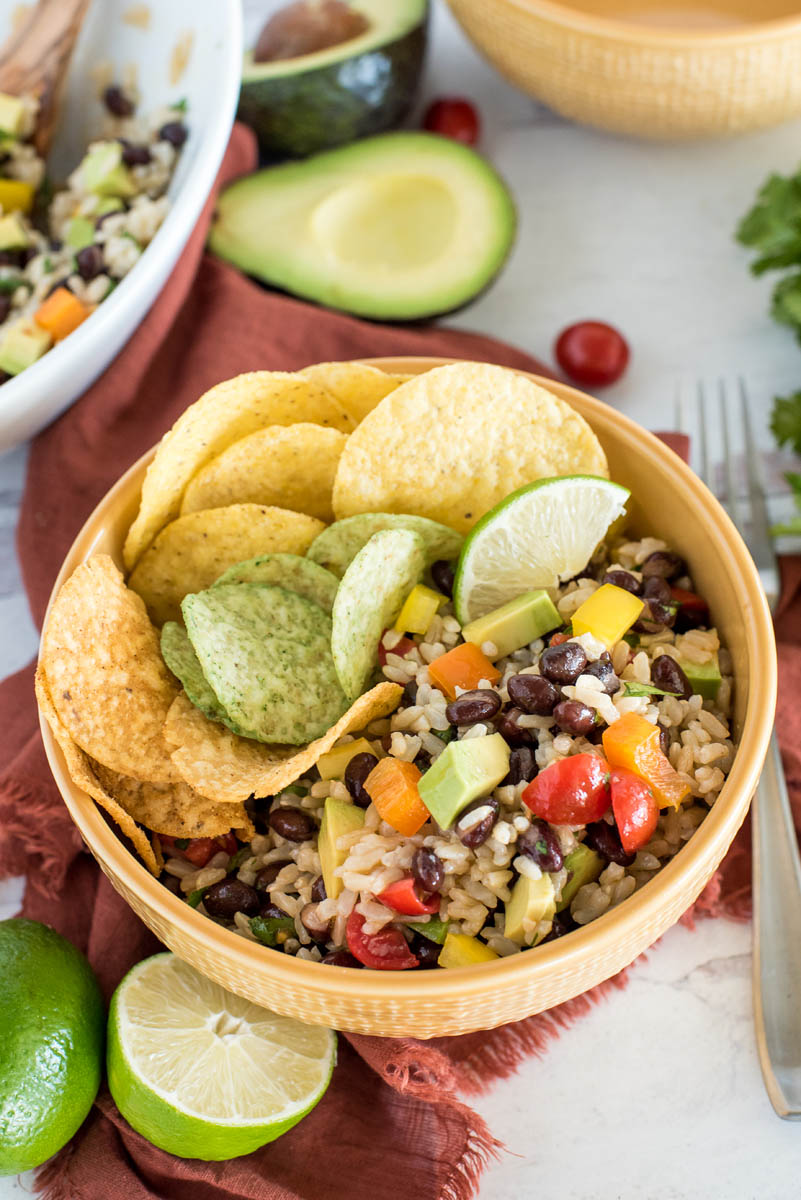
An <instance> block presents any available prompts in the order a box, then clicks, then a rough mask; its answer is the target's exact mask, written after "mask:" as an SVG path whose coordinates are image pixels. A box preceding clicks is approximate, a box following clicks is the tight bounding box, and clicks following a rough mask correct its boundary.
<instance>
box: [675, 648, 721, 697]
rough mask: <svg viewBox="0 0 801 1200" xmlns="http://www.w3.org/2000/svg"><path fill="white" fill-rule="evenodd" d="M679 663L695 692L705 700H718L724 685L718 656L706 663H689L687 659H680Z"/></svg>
mask: <svg viewBox="0 0 801 1200" xmlns="http://www.w3.org/2000/svg"><path fill="white" fill-rule="evenodd" d="M678 663H679V666H680V667H681V669H682V671H683V672H684V674H685V675H686V676H687V682H688V683H689V685H690V687H691V688H692V689H693V691H694V692H697V693H698V695H699V696H703V698H704V700H717V696H718V688H719V687H720V685H721V683H722V679H721V675H720V662H719V660H718V656H717V654H716V655H715V656H714V658H711V659H710V660H709V662H705V663H693V662H688V661H687V659H686V658H680V659H679V660H678Z"/></svg>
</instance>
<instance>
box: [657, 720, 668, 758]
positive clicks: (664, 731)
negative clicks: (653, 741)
mask: <svg viewBox="0 0 801 1200" xmlns="http://www.w3.org/2000/svg"><path fill="white" fill-rule="evenodd" d="M658 729H659V749H660V750H661V751H662V753H663V754H664V756H665V758H667V757H668V755H669V754H670V730H669V729H668V727H667V726H666V725H661V724H660V725H658Z"/></svg>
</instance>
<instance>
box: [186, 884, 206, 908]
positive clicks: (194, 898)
mask: <svg viewBox="0 0 801 1200" xmlns="http://www.w3.org/2000/svg"><path fill="white" fill-rule="evenodd" d="M205 891H206V889H205V888H196V889H195V891H194V892H190V893H189V895H188V896H187V897H186V903H187V904H188V905H189V906H190V908H197V906H198V904H200V901H201V900H202V899H203V896H204V893H205Z"/></svg>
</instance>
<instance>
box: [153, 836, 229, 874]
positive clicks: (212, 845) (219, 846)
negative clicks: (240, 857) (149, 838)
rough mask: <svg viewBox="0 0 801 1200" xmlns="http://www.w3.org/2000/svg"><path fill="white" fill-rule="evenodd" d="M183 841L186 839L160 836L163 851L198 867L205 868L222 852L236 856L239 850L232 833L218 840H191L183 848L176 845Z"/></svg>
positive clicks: (217, 838)
mask: <svg viewBox="0 0 801 1200" xmlns="http://www.w3.org/2000/svg"><path fill="white" fill-rule="evenodd" d="M182 840H185V839H181V838H174V837H169V836H168V835H167V834H166V833H160V834H159V841H160V842H161V845H162V848H163V849H165V850H169V852H170V853H171V854H174V855H176V856H177V857H178V858H185V859H186V860H187V861H188V862H191V863H194V865H195V866H196V867H205V865H206V863H207V862H208V861H209V859H211V858H213V857H214V855H215V854H217V853H218V851H220V850H224V851H225V853H226V854H236V850H237V841H236V838H235V837H234V835H233V834H232V833H223V834H221V836H220V837H216V838H208V837H206V838H190V839H189V844H188V845H186V846H184V847H183V848H181V847H180V846H177V845H176V842H180V841H182Z"/></svg>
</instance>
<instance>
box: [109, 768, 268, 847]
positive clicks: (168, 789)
mask: <svg viewBox="0 0 801 1200" xmlns="http://www.w3.org/2000/svg"><path fill="white" fill-rule="evenodd" d="M92 770H93V771H94V773H95V775H96V776H97V778H98V780H99V781H100V783H101V785H102V786H103V787H104V788H105V789H106V791H107V792H108V793H109V795H111V796H113V797H114V799H115V800H117V801H118V802H119V803H120V804H121V805H122V807H123V808H124V809H125V811H126V812H127V813H128V815H129V816H131V817H133V819H134V820H135V821H138V822H139V824H140V825H144V826H146V828H147V829H149V830H151V831H152V832H153V833H166V834H168V835H169V836H170V837H181V838H201V837H219V836H220V834H223V833H229V832H230V830H232V829H248V828H250V829H251V830H252V831H253V833H255V829H254V828H253V826H252V823H251V821H250V818H249V817H248V814H247V812H246V811H245V806H244V804H218V803H217V802H216V801H214V800H207V799H206V798H205V796H201V795H200V793H199V792H196V791H195V789H194V788H191V787H190V786H189V784H188V783H183V782H181V783H169V784H159V783H147V782H143V781H142V780H139V779H130V778H128V777H127V776H126V775H119V774H118V773H117V772H116V771H111V770H109V768H108V767H104V766H103V765H102V763H95V762H92Z"/></svg>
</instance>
